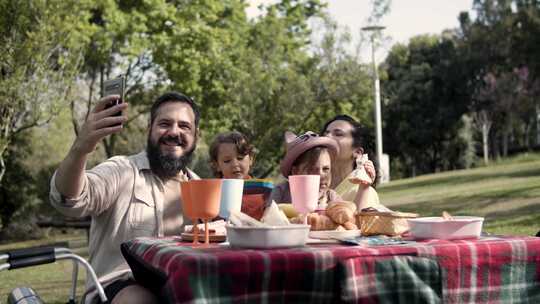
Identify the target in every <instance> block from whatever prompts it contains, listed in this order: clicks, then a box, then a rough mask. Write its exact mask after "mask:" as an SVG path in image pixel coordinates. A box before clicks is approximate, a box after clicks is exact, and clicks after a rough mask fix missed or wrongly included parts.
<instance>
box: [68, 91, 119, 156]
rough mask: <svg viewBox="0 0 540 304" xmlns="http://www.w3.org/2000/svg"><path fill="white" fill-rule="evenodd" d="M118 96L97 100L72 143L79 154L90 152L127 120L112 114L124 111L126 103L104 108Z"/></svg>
mask: <svg viewBox="0 0 540 304" xmlns="http://www.w3.org/2000/svg"><path fill="white" fill-rule="evenodd" d="M118 98H120V96H118V95H110V96H106V97H103V98H102V99H100V100H99V101H98V103H97V105H96V106H95V107H94V108H93V109H92V111H91V112H90V114H89V115H88V118H87V119H86V121H85V122H84V124H83V125H82V127H81V130H80V132H79V136H77V139H76V140H75V143H74V144H73V150H74V151H76V152H77V153H80V154H89V153H92V152H93V151H94V150H95V149H96V146H97V144H98V143H99V141H100V140H101V139H103V138H104V137H105V136H108V135H110V134H113V133H118V132H120V131H121V130H122V125H121V124H122V123H124V122H126V121H127V117H125V116H113V114H115V113H117V112H119V111H123V112H125V111H124V110H125V109H127V107H128V104H127V103H125V102H123V103H120V104H117V105H115V106H112V107H110V108H108V109H106V108H105V107H106V106H107V105H108V104H110V103H111V102H112V101H114V100H116V99H118Z"/></svg>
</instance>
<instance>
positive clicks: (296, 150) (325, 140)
mask: <svg viewBox="0 0 540 304" xmlns="http://www.w3.org/2000/svg"><path fill="white" fill-rule="evenodd" d="M315 147H325V148H328V150H329V152H330V154H331V156H332V157H336V156H337V154H338V152H339V146H338V143H337V141H336V140H335V139H332V138H330V137H324V136H320V137H316V138H314V139H311V140H309V141H307V142H305V143H303V144H300V145H297V146H294V147H292V148H291V149H290V150H289V151H287V154H285V157H284V158H283V160H282V161H281V164H280V166H279V169H280V171H281V174H283V176H285V177H288V176H289V175H291V170H292V165H293V163H294V161H295V160H296V159H297V158H298V157H299V156H300V155H302V153H304V152H306V151H307V150H309V149H311V148H315Z"/></svg>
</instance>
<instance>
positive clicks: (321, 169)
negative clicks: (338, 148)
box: [291, 149, 332, 195]
mask: <svg viewBox="0 0 540 304" xmlns="http://www.w3.org/2000/svg"><path fill="white" fill-rule="evenodd" d="M291 173H292V175H301V174H312V175H320V176H321V183H320V184H319V194H320V195H323V194H325V193H326V191H328V190H329V189H330V183H331V182H332V174H331V173H332V159H331V158H330V153H328V150H326V149H325V150H322V151H321V154H320V155H319V159H318V160H317V162H315V165H314V166H312V167H307V164H300V165H299V166H295V167H293V168H292V170H291Z"/></svg>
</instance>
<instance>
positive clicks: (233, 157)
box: [214, 143, 253, 179]
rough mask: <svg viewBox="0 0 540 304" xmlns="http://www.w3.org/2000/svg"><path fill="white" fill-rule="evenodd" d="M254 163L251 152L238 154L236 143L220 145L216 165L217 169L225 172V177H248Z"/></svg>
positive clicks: (222, 172)
mask: <svg viewBox="0 0 540 304" xmlns="http://www.w3.org/2000/svg"><path fill="white" fill-rule="evenodd" d="M252 164H253V160H252V159H251V157H250V156H249V154H247V155H240V154H238V151H237V150H236V145H235V144H232V143H222V144H220V145H219V148H218V157H217V163H215V164H214V165H215V166H216V168H217V171H219V172H221V174H223V178H238V179H244V178H247V177H248V174H249V169H250V168H251V165H252Z"/></svg>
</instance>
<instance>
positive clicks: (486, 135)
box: [482, 122, 490, 166]
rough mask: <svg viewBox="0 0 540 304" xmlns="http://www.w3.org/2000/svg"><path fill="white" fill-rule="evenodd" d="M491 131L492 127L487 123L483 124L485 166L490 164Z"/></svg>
mask: <svg viewBox="0 0 540 304" xmlns="http://www.w3.org/2000/svg"><path fill="white" fill-rule="evenodd" d="M489 129H490V125H489V124H488V123H487V122H484V123H482V147H483V149H482V150H483V153H484V165H486V166H487V164H488V163H489Z"/></svg>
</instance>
